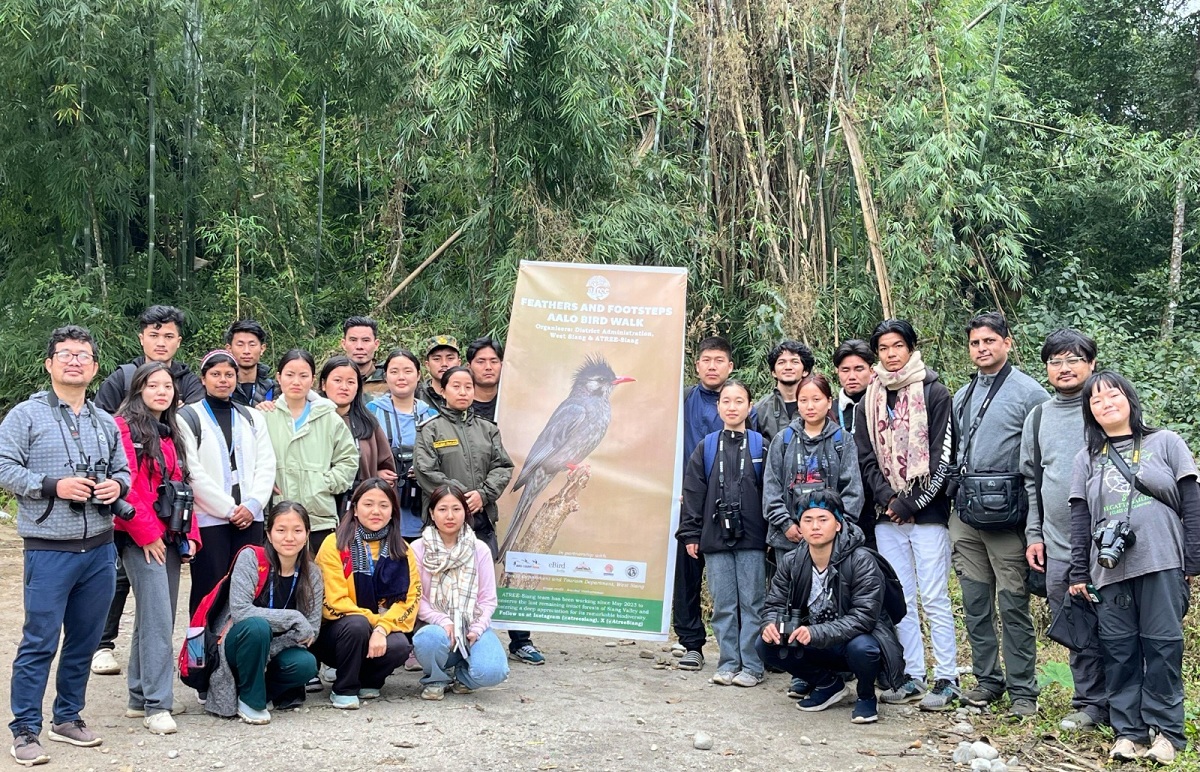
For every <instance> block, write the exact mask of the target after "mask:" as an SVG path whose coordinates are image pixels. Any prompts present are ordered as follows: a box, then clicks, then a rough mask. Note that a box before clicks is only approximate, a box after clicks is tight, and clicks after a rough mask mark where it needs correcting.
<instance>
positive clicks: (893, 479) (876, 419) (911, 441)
mask: <svg viewBox="0 0 1200 772" xmlns="http://www.w3.org/2000/svg"><path fill="white" fill-rule="evenodd" d="M872 369H873V370H874V371H875V378H874V380H872V381H871V384H870V386H868V387H867V393H866V395H864V396H863V405H864V408H865V412H866V417H867V426H868V429H869V431H870V433H871V443H872V444H873V445H874V446H875V456H876V457H877V458H878V459H879V469H880V470H881V471H882V472H883V476H884V478H885V479H887V481H888V485H891V486H892V489H893V490H895V491H898V492H900V493H904V492H906V491H908V490H909V489H910V488H912V486H913V485H914V484H915V483H917V482H919V481H923V480H924V479H926V478H928V477H929V414H928V412H927V411H926V409H925V385H924V381H925V362H924V361H923V360H922V359H921V352H920V351H914V352H913V355H912V358H911V359H909V360H908V364H906V365H905V366H904V367H903V368H902V369H901V370H899V371H898V372H894V373H890V372H888V371H887V370H885V369H883V365H882V364H878V363H876V365H875V366H874V368H872ZM889 391H894V392H896V406H895V407H894V408H892V409H891V410H888V404H887V397H888V392H889ZM881 503H882V502H881Z"/></svg>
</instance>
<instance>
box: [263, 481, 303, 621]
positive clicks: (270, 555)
mask: <svg viewBox="0 0 1200 772" xmlns="http://www.w3.org/2000/svg"><path fill="white" fill-rule="evenodd" d="M286 514H294V515H298V516H299V517H300V521H301V522H302V523H304V546H303V548H302V549H301V550H300V552H298V553H297V554H296V610H297V611H299V612H300V613H301V614H304V615H305V616H308V615H309V614H311V613H312V612H314V611H316V609H315V608H314V607H313V606H314V601H315V600H316V599H315V598H314V597H313V592H312V582H311V580H310V579H309V577H310V576H311V575H312V572H313V571H317V570H318V569H317V564H316V562H315V561H314V560H313V559H312V555H311V554H310V553H309V551H308V535H309V534H311V533H312V521H311V520H310V519H309V516H308V510H307V509H305V508H304V505H303V504H301V503H300V502H298V501H279V502H276V504H275V506H273V507H271V511H270V512H268V513H267V521H266V522H265V523H264V524H263V525H264V526H265V527H266V531H267V538H265V539H263V551H264V552H266V553H267V562H268V563H270V564H271V572H272V573H273V574H275V575H276V576H278V575H279V573H280V571H282V570H283V569H282V567H281V566H280V564H279V553H278V552H276V551H275V546H274V545H272V544H271V539H270V535H271V528H272V527H273V526H274V525H275V519H276V518H278V517H280V516H281V515H286ZM270 582H271V579H270V577H268V578H267V583H266V584H264V585H263V589H262V592H261V593H259V594H258V597H262V596H263V595H264V594H265V593H267V592H269V585H270ZM257 599H258V598H255V600H257Z"/></svg>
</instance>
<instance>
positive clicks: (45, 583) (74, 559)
mask: <svg viewBox="0 0 1200 772" xmlns="http://www.w3.org/2000/svg"><path fill="white" fill-rule="evenodd" d="M24 583H25V626H24V628H23V629H22V635H21V644H20V646H18V647H17V658H16V659H15V660H13V668H12V682H11V685H10V686H11V688H10V696H9V700H10V704H11V706H12V712H13V720H12V721H11V722H10V723H9V725H8V726H9V728H10V729H11V730H12V731H13V733H14V734H15V733H16V732H17V731H19V730H24V729H28V730H29V731H31V732H33V733H34V734H38V733H40V732H41V731H42V698H43V697H44V696H45V694H46V684H47V682H48V681H49V680H50V663H51V661H53V659H54V653H55V652H56V651H57V650H58V638H59V634H60V633H61V634H62V652H61V653H60V654H59V657H58V676H57V678H56V679H55V684H54V686H55V691H56V692H57V696H56V697H55V699H54V723H55V724H63V723H66V722H68V721H74V720H76V719H77V718H79V713H80V711H82V710H83V705H84V698H85V695H86V693H87V682H88V675H89V674H90V672H91V665H92V654H93V653H94V652H95V651H96V647H97V646H98V645H99V643H100V635H101V633H103V632H104V616H105V614H104V612H105V611H107V609H108V606H109V604H110V603H112V599H113V593H114V592H115V591H116V583H117V549H116V547H114V546H113V545H112V544H111V543H109V544H105V545H102V546H100V547H96V548H95V549H93V550H89V551H88V552H57V551H53V550H25V576H24Z"/></svg>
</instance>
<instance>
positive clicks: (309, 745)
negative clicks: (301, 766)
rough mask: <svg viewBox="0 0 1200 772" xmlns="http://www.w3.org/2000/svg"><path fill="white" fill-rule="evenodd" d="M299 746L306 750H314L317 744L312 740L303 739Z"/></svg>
mask: <svg viewBox="0 0 1200 772" xmlns="http://www.w3.org/2000/svg"><path fill="white" fill-rule="evenodd" d="M300 747H301V748H303V749H304V750H306V751H315V750H316V749H317V744H316V743H315V742H313V741H312V740H305V741H304V742H303V743H301V744H300Z"/></svg>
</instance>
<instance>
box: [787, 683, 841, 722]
mask: <svg viewBox="0 0 1200 772" xmlns="http://www.w3.org/2000/svg"><path fill="white" fill-rule="evenodd" d="M849 693H850V690H849V689H847V688H846V682H845V681H843V680H842V679H840V678H839V679H837V680H836V681H834V682H833V683H832V684H830V685H829V686H821V687H817V688H815V689H813V690H812V691H811V692H809V695H808V696H807V697H805V698H804V699H802V700H800V701H799V702H797V703H796V707H797V708H799V709H800V710H803V711H807V712H809V713H816V712H817V711H821V710H825V709H826V708H828V707H832V706H834V705H837V704H838V703H839V702H841V701H842V700H843V699H845V697H846V695H848V694H849Z"/></svg>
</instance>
